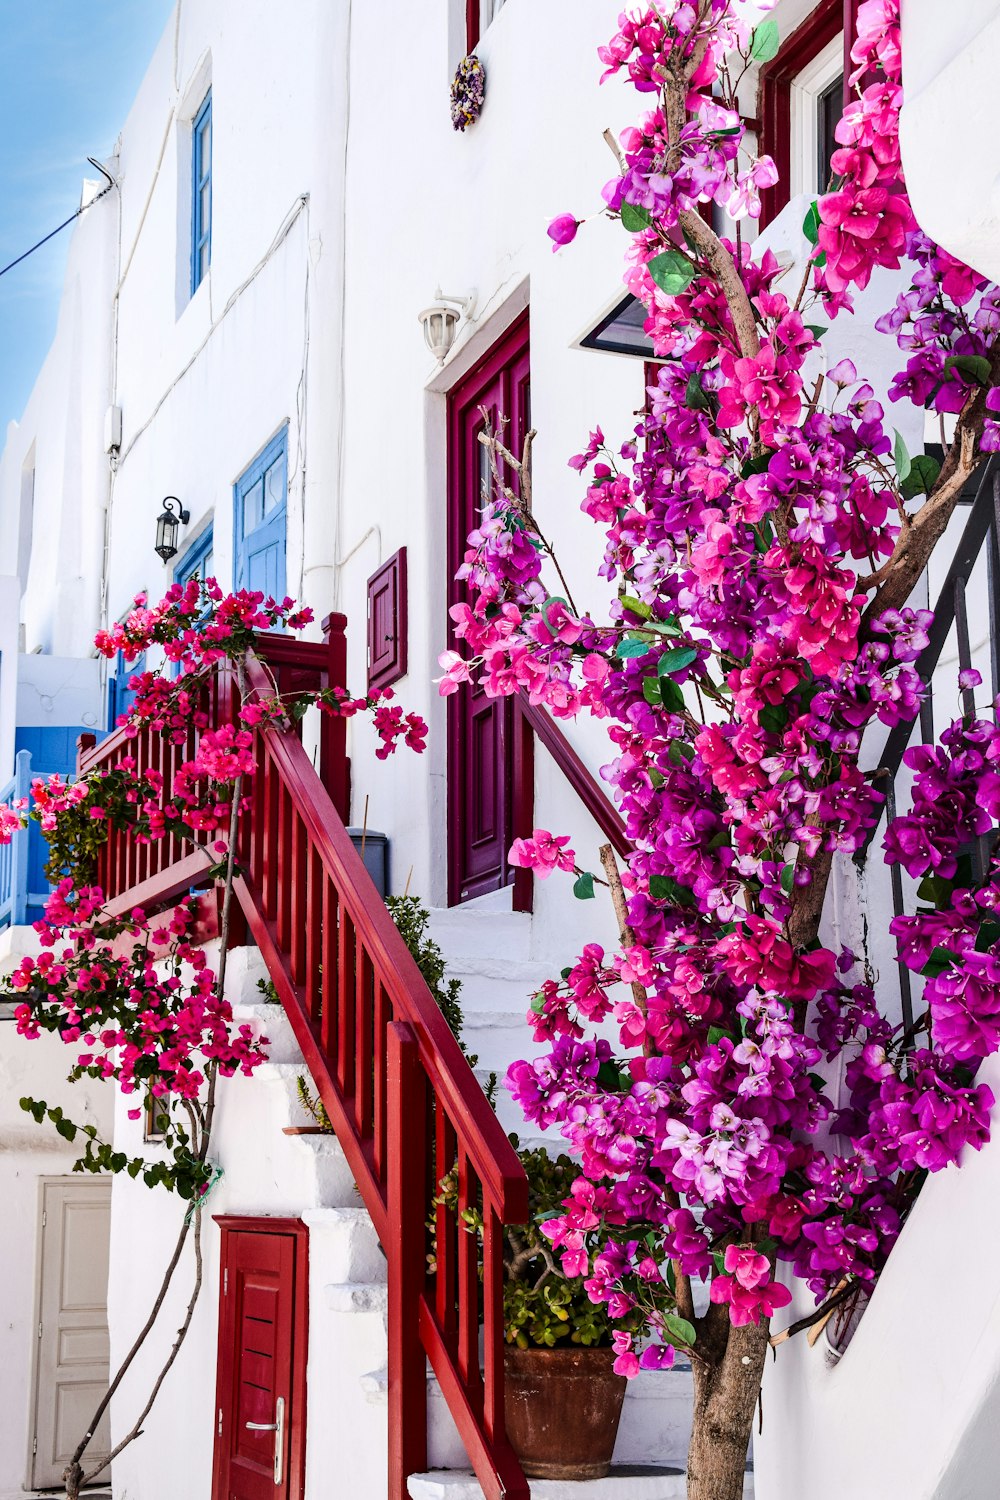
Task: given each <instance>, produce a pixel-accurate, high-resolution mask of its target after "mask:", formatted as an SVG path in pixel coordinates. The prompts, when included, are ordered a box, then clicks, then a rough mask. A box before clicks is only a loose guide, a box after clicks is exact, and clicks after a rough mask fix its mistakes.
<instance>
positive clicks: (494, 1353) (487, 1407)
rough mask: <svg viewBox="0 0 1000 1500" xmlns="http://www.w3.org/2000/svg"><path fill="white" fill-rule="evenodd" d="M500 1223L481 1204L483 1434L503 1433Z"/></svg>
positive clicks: (495, 1436)
mask: <svg viewBox="0 0 1000 1500" xmlns="http://www.w3.org/2000/svg"><path fill="white" fill-rule="evenodd" d="M503 1243H504V1242H503V1226H502V1225H501V1223H500V1220H499V1219H498V1218H497V1213H496V1209H495V1208H494V1207H493V1205H492V1204H491V1203H490V1204H487V1203H484V1204H483V1421H484V1423H485V1426H486V1435H487V1437H489V1438H492V1439H494V1440H498V1439H500V1438H503V1437H505V1436H506V1433H505V1429H504V1417H503V1349H504V1333H503Z"/></svg>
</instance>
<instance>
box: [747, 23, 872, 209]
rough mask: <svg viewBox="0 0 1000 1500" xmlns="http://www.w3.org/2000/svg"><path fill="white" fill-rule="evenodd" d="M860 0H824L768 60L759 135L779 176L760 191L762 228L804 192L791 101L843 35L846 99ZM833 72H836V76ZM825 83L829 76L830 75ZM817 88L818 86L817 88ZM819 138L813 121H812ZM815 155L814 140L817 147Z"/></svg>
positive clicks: (760, 100)
mask: <svg viewBox="0 0 1000 1500" xmlns="http://www.w3.org/2000/svg"><path fill="white" fill-rule="evenodd" d="M860 3H861V0H820V3H819V5H817V6H816V8H815V10H814V11H813V12H812V14H811V15H809V16H807V17H806V19H805V20H804V21H803V22H802V24H801V26H799V27H798V28H797V29H796V30H795V31H793V32H792V33H791V35H790V36H789V37H787V38H786V39H785V41H784V42H783V44H782V46H781V49H780V51H779V52H778V54H777V56H776V57H774V58H773V59H772V61H771V62H769V63H765V65H764V66H763V67H762V68H761V70H760V75H759V85H758V89H759V97H758V114H759V117H760V137H759V140H758V149H759V151H760V153H761V155H766V156H771V157H773V158H774V163H775V166H776V167H777V169H778V181H777V183H776V184H775V185H774V187H769V188H765V189H764V191H763V192H762V193H761V216H760V227H761V229H764V228H766V226H767V225H768V224H770V223H771V221H772V220H773V219H775V218H776V217H777V216H778V214H779V213H780V212H781V210H782V209H783V208H784V207H785V206H786V205H787V204H788V203H789V202H790V201H791V199H792V197H793V196H794V194H795V193H796V192H801V191H803V188H802V186H801V181H802V171H801V166H802V160H803V158H802V155H801V150H799V151H798V152H797V153H796V154H797V155H798V156H799V162H798V164H797V166H796V169H795V170H796V171H798V173H799V183H800V185H799V186H795V185H794V176H795V173H794V172H793V161H794V156H793V149H794V148H793V100H794V97H795V89H796V86H797V83H798V80H799V79H800V78H803V77H805V78H807V79H808V77H809V74H810V69H811V68H812V67H813V66H814V65H815V64H816V63H817V60H818V59H820V58H821V57H822V55H823V54H824V53H825V52H826V51H827V49H828V48H830V47H831V45H832V44H833V43H834V42H835V41H836V39H837V38H838V37H839V36H842V37H843V41H842V47H843V54H842V55H843V72H844V102H845V104H846V103H847V99H848V88H849V85H848V82H847V79H848V76H849V74H850V73H851V72H852V71H853V66H854V65H853V63H852V62H851V48H852V46H853V45H854V40H855V37H856V35H857V12H858V6H859V4H860ZM833 76H834V77H835V76H836V74H834V75H833ZM826 81H827V82H830V79H829V78H827V80H826ZM818 92H819V91H818V90H817V93H818ZM812 134H813V140H814V141H815V125H813V132H812ZM813 156H814V157H815V145H814V148H813Z"/></svg>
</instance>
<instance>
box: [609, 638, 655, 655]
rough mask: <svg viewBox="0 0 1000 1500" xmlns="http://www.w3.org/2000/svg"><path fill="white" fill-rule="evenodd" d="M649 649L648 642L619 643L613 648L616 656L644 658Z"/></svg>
mask: <svg viewBox="0 0 1000 1500" xmlns="http://www.w3.org/2000/svg"><path fill="white" fill-rule="evenodd" d="M650 649H651V647H650V643H649V642H648V641H619V642H618V644H617V646H616V647H615V655H616V656H645V655H646V653H647V651H649V650H650Z"/></svg>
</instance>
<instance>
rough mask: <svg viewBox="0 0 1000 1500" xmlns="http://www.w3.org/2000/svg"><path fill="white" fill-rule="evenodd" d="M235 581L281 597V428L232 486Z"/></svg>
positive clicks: (284, 510)
mask: <svg viewBox="0 0 1000 1500" xmlns="http://www.w3.org/2000/svg"><path fill="white" fill-rule="evenodd" d="M233 525H234V533H233V535H234V546H233V561H234V575H235V576H234V583H235V587H236V588H237V589H250V590H253V591H255V592H259V593H262V594H264V595H265V596H267V595H270V596H271V597H272V598H273V599H277V600H278V601H279V602H280V601H281V600H282V599H283V598H284V597H285V593H286V589H287V585H286V578H285V541H286V533H287V527H288V428H287V427H284V428H282V430H281V432H279V433H278V435H277V437H274V438H272V439H271V441H270V442H269V443H268V445H267V447H266V448H265V449H264V450H263V452H261V453H259V454H258V455H257V457H256V458H255V459H254V461H253V463H252V464H251V465H250V467H249V468H248V469H247V470H246V471H245V472H244V473H243V474H241V475H240V477H239V479H237V481H236V483H235V485H234V486H233Z"/></svg>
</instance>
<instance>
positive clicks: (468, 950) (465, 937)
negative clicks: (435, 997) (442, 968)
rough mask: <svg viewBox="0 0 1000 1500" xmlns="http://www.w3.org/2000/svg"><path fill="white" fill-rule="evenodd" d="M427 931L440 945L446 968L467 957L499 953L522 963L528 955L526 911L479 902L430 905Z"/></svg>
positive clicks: (528, 920)
mask: <svg viewBox="0 0 1000 1500" xmlns="http://www.w3.org/2000/svg"><path fill="white" fill-rule="evenodd" d="M508 900H509V897H508ZM428 933H429V935H430V936H431V937H432V938H433V939H434V941H435V942H436V943H439V944H440V945H441V949H442V951H443V953H444V954H445V957H446V958H447V959H448V964H449V970H454V971H455V972H458V970H459V969H460V967H461V965H462V961H463V959H467V958H468V959H476V960H478V959H481V958H483V957H485V956H486V955H489V954H500V955H504V956H506V957H507V958H509V959H510V960H512V961H513V962H520V963H525V962H527V961H528V960H529V959H530V957H531V917H530V916H529V915H528V913H527V912H514V911H510V910H509V909H508V910H506V911H504V910H501V909H500V908H498V907H496V908H490V907H488V906H482V905H479V904H476V905H468V906H449V907H434V908H433V909H432V910H431V914H430V922H429V924H428Z"/></svg>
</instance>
